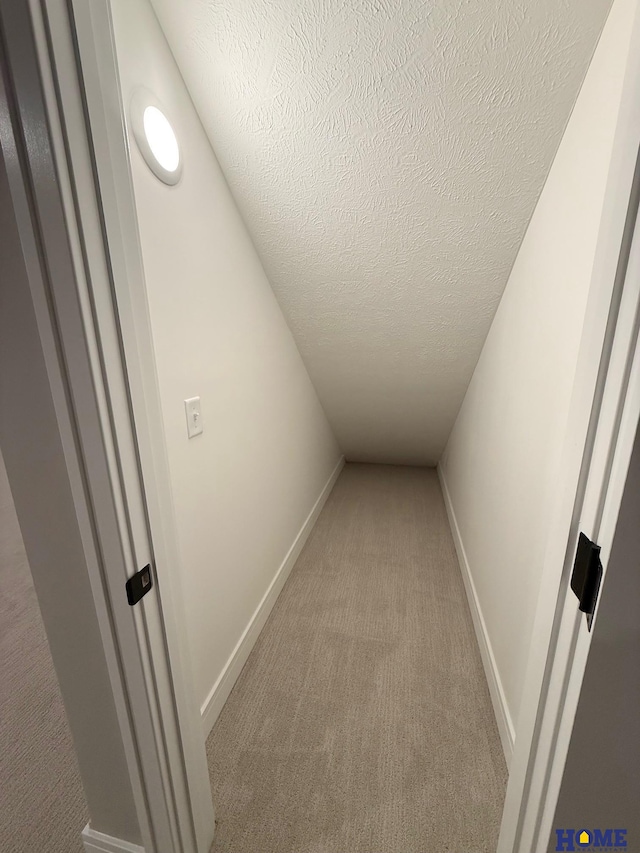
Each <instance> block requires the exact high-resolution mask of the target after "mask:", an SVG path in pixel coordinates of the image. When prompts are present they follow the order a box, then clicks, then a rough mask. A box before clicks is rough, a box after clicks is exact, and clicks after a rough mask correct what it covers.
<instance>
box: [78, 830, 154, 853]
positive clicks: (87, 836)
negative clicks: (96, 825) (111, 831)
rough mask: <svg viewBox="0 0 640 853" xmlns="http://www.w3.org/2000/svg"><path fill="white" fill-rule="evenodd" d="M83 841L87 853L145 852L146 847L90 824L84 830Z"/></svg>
mask: <svg viewBox="0 0 640 853" xmlns="http://www.w3.org/2000/svg"><path fill="white" fill-rule="evenodd" d="M82 843H83V844H84V849H85V853H144V847H140V846H139V845H138V844H131V843H130V842H129V841H122V839H120V838H114V837H113V836H112V835H105V834H104V833H103V832H96V830H95V829H91V827H90V826H89V824H87V825H86V826H85V828H84V829H83V830H82Z"/></svg>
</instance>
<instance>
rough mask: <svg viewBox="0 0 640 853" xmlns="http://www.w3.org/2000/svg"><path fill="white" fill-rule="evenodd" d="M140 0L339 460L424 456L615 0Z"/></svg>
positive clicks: (476, 345)
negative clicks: (171, 58)
mask: <svg viewBox="0 0 640 853" xmlns="http://www.w3.org/2000/svg"><path fill="white" fill-rule="evenodd" d="M154 5H155V8H156V12H157V14H158V17H159V18H160V21H161V24H162V26H163V28H164V30H165V33H166V35H167V38H168V41H169V43H170V45H171V47H172V49H173V52H174V55H175V57H176V59H177V61H178V64H179V66H180V68H181V70H182V73H183V76H184V78H185V80H186V82H187V84H188V86H189V89H190V91H191V94H192V97H193V99H194V102H195V104H196V106H197V108H198V111H199V113H200V116H201V118H202V120H203V123H204V125H205V127H206V129H207V132H208V134H209V137H210V139H211V141H212V143H213V146H214V148H215V151H216V153H217V155H218V158H219V160H220V163H221V165H222V167H223V169H224V171H225V174H226V176H227V180H228V181H229V184H230V186H231V189H232V191H233V193H234V195H235V198H236V200H237V203H238V205H239V207H240V209H241V211H242V213H243V216H244V218H245V221H246V222H247V225H248V226H249V229H250V231H251V233H252V236H253V239H254V241H255V244H256V246H257V248H258V251H259V253H260V255H261V258H262V261H263V263H264V266H265V269H266V271H267V273H268V275H269V277H270V280H271V283H272V286H273V288H274V290H275V292H276V295H277V297H278V299H279V301H280V304H281V306H282V308H283V311H284V313H285V315H286V317H287V319H288V321H289V325H290V327H291V329H292V331H293V333H294V335H295V338H296V341H297V343H298V346H299V348H300V351H301V353H302V356H303V358H304V360H305V363H306V365H307V368H308V370H309V373H310V375H311V377H312V379H313V381H314V384H315V386H316V388H317V391H318V394H319V396H320V399H321V400H322V403H323V405H324V407H325V411H326V413H327V415H328V417H329V419H330V421H331V423H332V425H333V427H334V429H335V432H336V435H337V437H338V440H339V442H340V444H341V446H342V449H343V451H344V452H345V454H346V456H347V458H349V459H364V460H374V461H382V462H418V463H428V464H431V463H434V462H436V461H437V460H438V458H439V456H440V453H441V451H442V449H443V447H444V444H445V442H446V439H447V437H448V434H449V431H450V429H451V427H452V425H453V422H454V420H455V416H456V414H457V411H458V408H459V406H460V404H461V402H462V398H463V396H464V393H465V390H466V388H467V384H468V382H469V380H470V378H471V374H472V372H473V369H474V367H475V364H476V361H477V359H478V356H479V354H480V350H481V348H482V344H483V341H484V339H485V336H486V334H487V332H488V329H489V325H490V323H491V319H492V317H493V315H494V312H495V309H496V307H497V304H498V302H499V299H500V295H501V293H502V291H503V288H504V286H505V284H506V281H507V277H508V274H509V270H510V268H511V265H512V263H513V261H514V259H515V255H516V252H517V249H518V246H519V244H520V241H521V239H522V236H523V233H524V230H525V228H526V225H527V223H528V220H529V218H530V216H531V214H532V212H533V208H534V205H535V202H536V199H537V197H538V195H539V193H540V190H541V189H542V185H543V183H544V179H545V177H546V174H547V172H548V170H549V167H550V164H551V161H552V159H553V155H554V153H555V150H556V148H557V145H558V142H559V139H560V136H561V134H562V131H563V129H564V126H565V124H566V121H567V119H568V116H569V113H570V111H571V107H572V105H573V102H574V101H575V98H576V96H577V93H578V90H579V87H580V83H581V81H582V79H583V77H584V74H585V71H586V68H587V65H588V62H589V60H590V58H591V55H592V53H593V50H594V48H595V44H596V41H597V38H598V36H599V33H600V31H601V29H602V26H603V24H604V20H605V17H606V13H607V11H608V9H609V6H610V0H432V2H418V0H402V2H400V0H303V1H302V2H294V0H180V2H178V0H154ZM157 94H158V96H160V97H161V93H157ZM178 132H179V129H178ZM190 166H191V164H189V163H186V164H185V168H190ZM226 284H227V286H232V284H233V283H232V282H228V283H226Z"/></svg>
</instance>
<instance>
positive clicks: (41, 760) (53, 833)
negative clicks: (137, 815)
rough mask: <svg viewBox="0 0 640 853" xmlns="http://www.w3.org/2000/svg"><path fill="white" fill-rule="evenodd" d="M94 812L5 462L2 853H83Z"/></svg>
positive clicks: (0, 511) (0, 587) (0, 629)
mask: <svg viewBox="0 0 640 853" xmlns="http://www.w3.org/2000/svg"><path fill="white" fill-rule="evenodd" d="M87 820H88V816H87V809H86V805H85V802H84V795H83V792H82V786H81V783H80V777H79V774H78V767H77V764H76V757H75V753H74V749H73V744H72V742H71V735H70V734H69V728H68V725H67V719H66V716H65V711H64V707H63V705H62V699H61V697H60V690H59V688H58V682H57V679H56V675H55V671H54V669H53V662H52V660H51V654H50V652H49V646H48V644H47V638H46V636H45V633H44V627H43V625H42V619H41V617H40V610H39V609H38V602H37V599H36V594H35V590H34V588H33V583H32V580H31V573H30V571H29V566H28V564H27V558H26V555H25V552H24V546H23V544H22V537H21V535H20V528H19V527H18V521H17V519H16V515H15V510H14V507H13V501H12V499H11V493H10V491H9V484H8V481H7V476H6V471H5V468H4V463H3V461H2V458H1V457H0V849H1V850H2V851H3V853H33V851H36V850H37V851H43V853H81V851H82V850H83V846H82V841H81V837H80V833H81V832H82V829H83V827H84V825H85V824H86V823H87Z"/></svg>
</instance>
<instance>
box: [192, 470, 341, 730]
mask: <svg viewBox="0 0 640 853" xmlns="http://www.w3.org/2000/svg"><path fill="white" fill-rule="evenodd" d="M343 467H344V456H342V457H341V458H340V461H339V462H338V464H337V465H336V467H335V468H334V469H333V473H332V474H331V476H330V477H329V479H328V481H327V484H326V485H325V487H324V489H323V490H322V492H321V493H320V496H319V498H318V500H317V501H316V502H315V504H314V505H313V509H312V510H311V512H310V513H309V515H308V516H307V519H306V521H305V522H304V524H303V525H302V527H301V529H300V532H299V533H298V535H297V536H296V538H295V540H294V542H293V545H292V546H291V548H290V549H289V552H288V554H287V556H286V557H285V558H284V560H283V561H282V565H281V566H280V568H279V569H278V571H277V572H276V574H275V577H274V578H273V580H272V581H271V583H270V584H269V587H268V589H267V591H266V592H265V594H264V597H263V599H262V601H261V602H260V604H259V605H258V607H257V608H256V611H255V613H254V614H253V616H252V617H251V619H250V620H249V624H248V625H247V627H246V628H245V629H244V631H243V633H242V636H241V637H240V639H239V641H238V644H237V646H236V647H235V649H234V650H233V652H232V653H231V657H230V658H229V660H228V661H227V663H226V665H225V667H224V669H223V670H222V672H221V674H220V676H219V678H218V680H217V681H216V683H215V684H214V685H213V687H212V688H211V692H210V693H209V695H208V696H207V698H206V700H205V702H204V704H203V705H202V708H201V709H200V713H201V714H202V725H203V729H204V735H205V738H206V737H208V736H209V733H210V732H211V729H212V728H213V726H214V723H215V721H216V720H217V719H218V716H219V714H220V711H221V710H222V708H223V706H224V703H225V702H226V701H227V698H228V696H229V693H231V690H232V688H233V685H234V684H235V683H236V680H237V678H238V676H239V675H240V672H241V671H242V667H243V666H244V665H245V663H246V661H247V658H248V657H249V653H250V651H251V649H252V648H253V646H254V644H255V642H256V640H257V639H258V635H259V634H260V631H261V630H262V628H263V627H264V623H265V622H266V621H267V617H268V616H269V614H270V613H271V610H272V608H273V605H274V604H275V603H276V599H277V598H278V595H279V594H280V591H281V590H282V587H283V586H284V583H285V581H286V579H287V578H288V577H289V573H290V572H291V569H292V568H293V566H294V564H295V562H296V560H297V559H298V557H299V555H300V552H301V551H302V548H303V547H304V543H305V542H306V541H307V539H308V537H309V534H310V533H311V531H312V530H313V525H314V524H315V523H316V520H317V518H318V516H319V515H320V511H321V510H322V507H323V506H324V504H325V502H326V500H327V498H328V497H329V494H330V493H331V489H332V488H333V486H334V484H335V482H336V480H337V479H338V476H339V475H340V472H341V471H342V469H343Z"/></svg>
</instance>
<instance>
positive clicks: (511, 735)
mask: <svg viewBox="0 0 640 853" xmlns="http://www.w3.org/2000/svg"><path fill="white" fill-rule="evenodd" d="M438 478H439V479H440V485H441V487H442V494H443V496H444V503H445V506H446V508H447V515H448V517H449V524H450V525H451V532H452V534H453V541H454V544H455V546H456V552H457V554H458V562H459V563H460V571H461V574H462V579H463V581H464V587H465V590H466V593H467V599H468V600H469V609H470V610H471V618H472V619H473V627H474V628H475V631H476V638H477V640H478V646H479V647H480V656H481V657H482V664H483V666H484V672H485V676H486V678H487V684H488V685H489V693H490V695H491V702H492V704H493V712H494V714H495V716H496V722H497V724H498V732H499V733H500V740H501V741H502V749H503V751H504V757H505V761H506V762H507V767H509V765H510V764H511V757H512V755H513V744H514V741H515V729H514V726H513V720H512V719H511V714H510V713H509V708H508V706H507V700H506V697H505V693H504V688H503V687H502V680H501V679H500V673H499V672H498V667H497V665H496V659H495V656H494V654H493V649H492V647H491V640H490V639H489V634H488V633H487V626H486V623H485V621H484V616H483V615H482V609H481V607H480V601H479V599H478V594H477V592H476V587H475V584H474V582H473V575H472V573H471V567H470V566H469V561H468V559H467V554H466V551H465V548H464V543H463V541H462V536H461V534H460V528H459V527H458V521H457V519H456V514H455V511H454V509H453V504H452V502H451V495H450V494H449V489H448V488H447V482H446V480H445V476H444V471H443V469H442V466H441V465H440V464H439V465H438Z"/></svg>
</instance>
